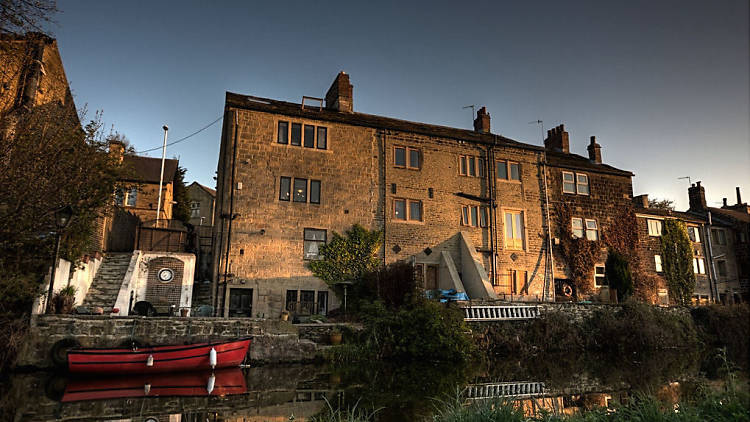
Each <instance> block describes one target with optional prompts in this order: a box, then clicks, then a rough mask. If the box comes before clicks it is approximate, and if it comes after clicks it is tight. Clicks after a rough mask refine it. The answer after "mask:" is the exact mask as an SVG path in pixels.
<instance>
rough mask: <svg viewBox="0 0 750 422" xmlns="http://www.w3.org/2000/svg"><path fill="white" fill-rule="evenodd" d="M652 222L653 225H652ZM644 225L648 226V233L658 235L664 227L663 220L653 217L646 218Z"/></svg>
mask: <svg viewBox="0 0 750 422" xmlns="http://www.w3.org/2000/svg"><path fill="white" fill-rule="evenodd" d="M652 224H653V226H652ZM646 225H647V226H648V235H649V236H655V237H659V236H661V234H662V230H663V229H664V222H663V221H661V220H656V219H653V218H647V219H646Z"/></svg>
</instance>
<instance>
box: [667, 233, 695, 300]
mask: <svg viewBox="0 0 750 422" xmlns="http://www.w3.org/2000/svg"><path fill="white" fill-rule="evenodd" d="M661 258H662V268H663V270H664V278H665V279H666V281H667V287H668V288H669V296H670V297H671V298H672V300H673V301H675V302H676V303H678V304H682V305H687V304H689V303H690V299H691V297H692V295H693V290H695V274H694V272H693V248H692V247H691V244H690V238H688V234H687V228H686V226H685V223H684V222H682V221H679V220H675V219H665V220H664V225H663V228H662V234H661Z"/></svg>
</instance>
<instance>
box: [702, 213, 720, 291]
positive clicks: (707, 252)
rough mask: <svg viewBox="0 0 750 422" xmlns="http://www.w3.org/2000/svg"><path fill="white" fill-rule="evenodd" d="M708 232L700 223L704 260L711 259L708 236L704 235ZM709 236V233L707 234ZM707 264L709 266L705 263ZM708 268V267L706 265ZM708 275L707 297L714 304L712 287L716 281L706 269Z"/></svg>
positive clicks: (709, 269) (709, 270)
mask: <svg viewBox="0 0 750 422" xmlns="http://www.w3.org/2000/svg"><path fill="white" fill-rule="evenodd" d="M708 232H709V230H708V229H707V228H706V225H705V224H703V223H701V236H703V240H704V241H703V255H705V256H706V259H711V258H710V257H711V247H710V245H709V242H710V239H709V237H710V236H706V233H708ZM709 234H710V233H709ZM707 264H710V262H709V263H707ZM707 267H708V265H707ZM706 273H707V275H708V296H709V298H710V301H711V302H714V303H716V295H714V286H715V285H716V280H714V277H713V274H711V268H708V271H706Z"/></svg>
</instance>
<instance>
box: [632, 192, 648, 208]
mask: <svg viewBox="0 0 750 422" xmlns="http://www.w3.org/2000/svg"><path fill="white" fill-rule="evenodd" d="M633 205H635V206H636V207H637V208H648V194H643V195H638V196H634V197H633Z"/></svg>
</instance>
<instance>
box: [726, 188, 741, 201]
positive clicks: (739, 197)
mask: <svg viewBox="0 0 750 422" xmlns="http://www.w3.org/2000/svg"><path fill="white" fill-rule="evenodd" d="M734 190H735V192H737V205H742V197H741V196H740V187H739V186H737V187H735V188H734ZM725 205H726V204H725Z"/></svg>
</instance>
